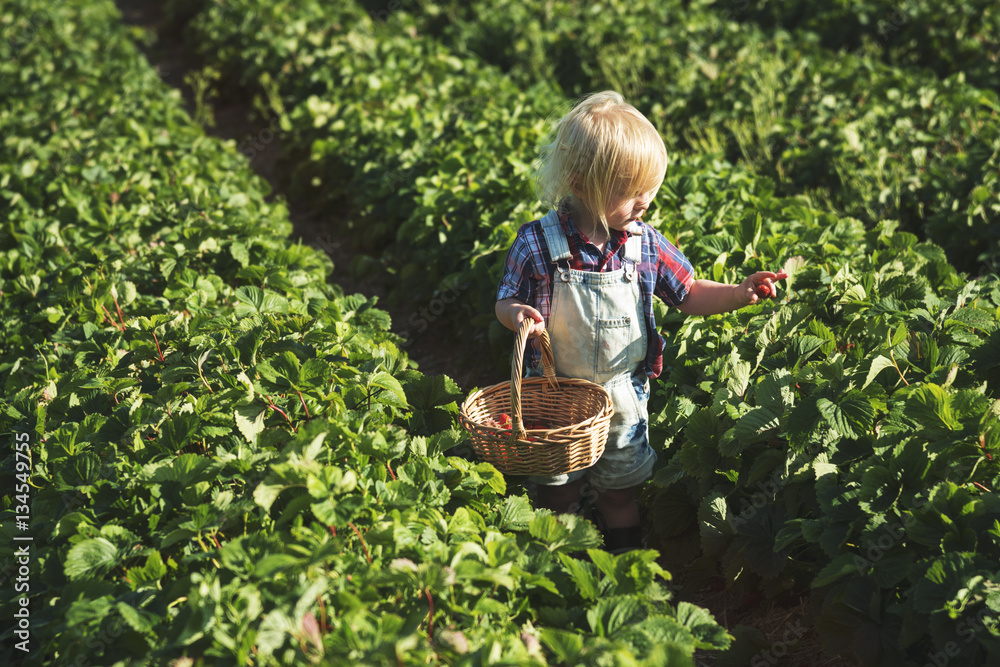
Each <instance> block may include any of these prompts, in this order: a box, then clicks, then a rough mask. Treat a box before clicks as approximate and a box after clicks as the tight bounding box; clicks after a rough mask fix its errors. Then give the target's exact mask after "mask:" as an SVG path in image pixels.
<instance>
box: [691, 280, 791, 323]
mask: <svg viewBox="0 0 1000 667" xmlns="http://www.w3.org/2000/svg"><path fill="white" fill-rule="evenodd" d="M787 277H788V276H787V275H785V273H784V272H782V273H772V272H770V271H759V272H757V273H755V274H753V275H752V276H750V277H748V278H747V279H746V280H744V281H743V282H742V283H740V284H739V285H727V284H724V283H717V282H714V281H712V280H696V281H694V283H693V284H692V285H691V289H690V291H689V292H688V295H687V298H686V299H684V301H683V302H682V303H681V304H680V305H679V306H677V309H678V310H680V311H681V312H682V313H685V314H687V315H716V314H718V313H728V312H729V311H731V310H736V309H737V308H742V307H743V306H749V305H751V304H754V303H757V302H759V301H760V300H761V299H764V298H767V297H773V296H776V295H777V294H778V290H777V288H776V287H775V285H774V281H775V280H783V279H784V278H787Z"/></svg>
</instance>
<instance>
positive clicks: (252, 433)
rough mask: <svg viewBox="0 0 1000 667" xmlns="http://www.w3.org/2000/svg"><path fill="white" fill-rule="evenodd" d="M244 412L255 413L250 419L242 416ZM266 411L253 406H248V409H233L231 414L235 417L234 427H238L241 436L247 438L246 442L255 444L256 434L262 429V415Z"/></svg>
mask: <svg viewBox="0 0 1000 667" xmlns="http://www.w3.org/2000/svg"><path fill="white" fill-rule="evenodd" d="M245 412H249V413H250V414H253V413H257V414H256V416H255V417H254V418H253V420H252V421H251V420H250V419H249V418H247V417H246V416H244V413H245ZM266 413H267V410H258V408H256V407H253V406H250V409H249V410H246V409H245V408H244V409H237V410H234V411H233V416H234V417H235V419H236V428H238V429H239V431H240V433H242V434H243V437H244V438H246V439H247V442H249V443H251V444H256V442H257V436H258V435H260V432H261V431H263V430H264V416H265V414H266Z"/></svg>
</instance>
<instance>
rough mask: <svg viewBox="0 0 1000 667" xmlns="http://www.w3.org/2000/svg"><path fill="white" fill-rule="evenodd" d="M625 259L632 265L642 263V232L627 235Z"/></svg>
mask: <svg viewBox="0 0 1000 667" xmlns="http://www.w3.org/2000/svg"><path fill="white" fill-rule="evenodd" d="M625 259H626V260H627V261H629V262H632V263H633V264H638V263H639V262H641V261H642V232H641V231H640V232H639V233H638V234H632V233H631V232H629V233H628V240H626V241H625Z"/></svg>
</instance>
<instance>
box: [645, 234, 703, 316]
mask: <svg viewBox="0 0 1000 667" xmlns="http://www.w3.org/2000/svg"><path fill="white" fill-rule="evenodd" d="M653 234H654V237H655V239H656V246H655V252H656V282H655V285H654V289H653V293H654V294H656V295H657V296H658V297H660V298H661V299H663V301H664V302H666V303H667V304H668V305H671V306H677V305H680V304H681V303H682V302H683V301H684V299H685V298H687V295H688V292H690V291H691V285H692V283H694V267H693V266H691V262H690V261H689V260H688V258H687V257H685V256H684V253H682V252H681V251H680V250H678V249H677V246H675V245H674V244H673V243H671V242H670V241H668V240H667V239H666V238H665V237H664V236H663V234H660V233H659V232H658V231H656V230H653Z"/></svg>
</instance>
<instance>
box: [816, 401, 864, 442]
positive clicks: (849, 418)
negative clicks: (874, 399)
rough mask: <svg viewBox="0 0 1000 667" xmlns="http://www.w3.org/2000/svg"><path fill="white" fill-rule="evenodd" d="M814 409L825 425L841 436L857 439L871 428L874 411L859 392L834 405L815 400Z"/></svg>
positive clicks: (829, 402) (830, 402) (831, 402)
mask: <svg viewBox="0 0 1000 667" xmlns="http://www.w3.org/2000/svg"><path fill="white" fill-rule="evenodd" d="M816 407H817V409H818V410H819V412H820V414H821V415H822V416H823V418H824V419H825V420H826V421H827V423H828V424H829V425H830V426H831V427H832V428H833V430H835V431H837V432H838V433H840V434H841V435H843V436H845V437H848V438H857V437H859V436H860V435H862V434H864V433H867V432H869V431H870V430H871V428H872V423H873V421H874V419H875V409H874V408H873V407H872V405H871V402H869V401H868V399H867V398H865V396H864V395H863V394H861V393H860V392H856V391H853V392H850V393H848V394H847V396H845V397H844V398H842V399H841V401H840V403H839V404H837V403H834V402H833V401H831V400H829V399H827V398H819V399H816Z"/></svg>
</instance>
